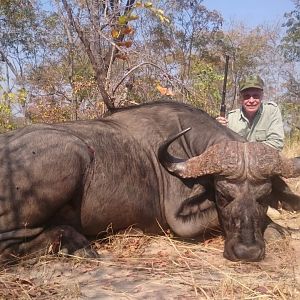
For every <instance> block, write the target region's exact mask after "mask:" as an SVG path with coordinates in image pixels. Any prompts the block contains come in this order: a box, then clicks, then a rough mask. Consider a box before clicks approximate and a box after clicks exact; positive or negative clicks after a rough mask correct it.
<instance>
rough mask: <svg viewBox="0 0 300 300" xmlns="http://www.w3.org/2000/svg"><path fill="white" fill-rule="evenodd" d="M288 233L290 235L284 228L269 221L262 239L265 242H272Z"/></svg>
mask: <svg viewBox="0 0 300 300" xmlns="http://www.w3.org/2000/svg"><path fill="white" fill-rule="evenodd" d="M288 235H290V232H289V231H288V230H287V229H286V228H284V227H282V226H280V225H278V224H276V223H271V224H269V225H268V227H267V228H266V230H265V232H264V239H265V241H266V242H273V241H278V240H281V239H283V238H285V237H286V236H288Z"/></svg>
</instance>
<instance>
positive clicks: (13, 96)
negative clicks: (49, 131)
mask: <svg viewBox="0 0 300 300" xmlns="http://www.w3.org/2000/svg"><path fill="white" fill-rule="evenodd" d="M292 2H293V3H294V10H293V11H288V12H285V16H284V19H283V20H281V21H279V22H278V23H277V24H271V25H270V24H269V25H261V26H257V27H256V28H252V29H249V28H247V27H246V26H245V25H244V24H242V23H232V24H231V26H230V28H226V30H225V29H224V28H223V27H222V24H223V19H222V15H221V14H220V13H219V12H217V11H209V10H208V9H207V8H206V7H205V6H204V5H203V4H202V1H201V0H191V1H187V0H167V1H160V0H156V1H152V2H146V1H135V0H126V1H122V0H103V1H101V0H53V1H50V0H48V1H45V0H44V1H42V0H0V130H1V131H2V132H3V131H7V130H11V129H14V128H17V127H20V126H24V125H27V124H31V123H33V122H48V123H50V122H62V121H68V120H76V119H87V118H90V119H91V118H97V117H101V116H103V115H104V114H105V113H107V112H110V111H112V110H113V109H114V108H116V107H120V106H128V105H132V104H135V103H142V102H148V101H156V100H161V99H174V100H176V101H182V102H187V103H192V104H193V105H195V106H197V107H200V108H202V109H204V110H206V111H207V112H208V113H209V114H211V115H212V116H217V114H218V111H219V107H220V101H221V96H222V86H223V77H224V65H225V56H226V55H229V56H230V61H229V74H228V82H227V95H226V104H227V109H228V110H230V109H232V108H235V107H236V105H237V101H238V81H239V79H240V78H241V77H242V76H244V75H246V74H251V73H259V74H260V75H261V76H262V77H263V78H264V80H265V84H266V90H265V99H266V100H272V101H275V102H277V103H278V104H279V105H280V107H281V110H282V113H283V117H284V122H285V130H286V135H287V137H290V138H292V139H298V140H299V136H300V134H299V132H300V0H293V1H292Z"/></svg>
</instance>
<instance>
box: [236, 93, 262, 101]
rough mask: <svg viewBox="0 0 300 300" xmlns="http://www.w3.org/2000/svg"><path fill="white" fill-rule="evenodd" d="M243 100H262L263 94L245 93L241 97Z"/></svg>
mask: <svg viewBox="0 0 300 300" xmlns="http://www.w3.org/2000/svg"><path fill="white" fill-rule="evenodd" d="M241 97H242V99H243V100H249V99H250V98H253V99H254V100H260V99H261V97H262V94H261V93H245V94H242V95H241Z"/></svg>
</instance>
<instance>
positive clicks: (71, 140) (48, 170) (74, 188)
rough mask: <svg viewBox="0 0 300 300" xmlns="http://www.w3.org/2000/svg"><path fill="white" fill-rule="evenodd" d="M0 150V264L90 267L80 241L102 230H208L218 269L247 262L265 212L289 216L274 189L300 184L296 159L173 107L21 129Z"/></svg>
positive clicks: (254, 257)
mask: <svg viewBox="0 0 300 300" xmlns="http://www.w3.org/2000/svg"><path fill="white" fill-rule="evenodd" d="M187 128H192V129H191V130H190V131H188V132H186V131H187V130H184V129H187ZM178 133H179V134H178ZM168 148H169V149H168ZM0 149H1V150H0V165H1V173H0V260H2V261H3V260H6V259H9V258H12V257H15V255H23V254H26V253H32V252H33V251H36V250H38V249H42V248H43V247H44V248H45V247H47V246H49V245H51V247H52V250H53V251H58V250H59V249H61V250H63V251H65V252H67V253H70V254H76V255H77V254H82V253H83V252H84V253H85V254H86V255H91V256H92V255H94V254H95V253H94V252H93V250H91V249H90V248H89V241H88V239H87V238H89V237H95V236H97V235H98V234H99V233H101V232H103V231H105V230H106V229H107V227H108V226H109V225H111V226H112V227H113V229H114V231H117V230H120V229H124V228H127V227H129V226H131V225H135V226H137V227H139V228H141V229H143V230H144V231H145V232H152V233H155V232H161V228H160V226H161V227H162V228H170V229H171V230H172V231H173V232H175V233H176V234H177V235H178V236H181V237H197V236H199V235H202V234H203V232H205V231H207V230H208V229H209V228H212V227H214V226H216V225H217V224H218V222H220V224H221V225H222V227H223V229H224V233H225V249H224V256H225V257H226V258H228V259H230V260H245V261H258V260H261V259H262V258H263V257H264V252H265V243H264V238H263V233H264V230H265V228H266V227H267V225H268V223H269V222H270V221H269V219H268V217H267V214H266V211H267V208H268V205H269V204H270V203H271V201H272V203H276V201H277V200H276V199H280V200H282V202H283V206H286V207H288V208H290V209H295V210H296V209H297V210H298V209H299V208H300V197H299V196H297V195H293V194H292V193H291V192H290V190H289V189H288V188H287V186H286V185H285V183H284V181H283V180H282V179H281V176H283V177H296V176H299V175H300V158H294V159H285V158H283V157H282V156H281V155H280V154H279V153H278V152H277V151H276V150H274V149H272V148H271V147H269V146H266V145H264V144H262V143H247V142H245V140H243V139H242V138H241V137H239V136H238V135H237V134H235V133H234V132H232V131H231V130H229V129H227V128H225V127H224V126H222V125H220V124H219V123H218V122H216V121H215V120H214V119H213V118H211V117H210V116H209V115H208V114H206V113H205V112H203V111H201V110H198V109H196V108H193V107H191V106H188V105H185V104H181V103H177V102H156V103H151V104H145V105H140V106H136V107H132V108H128V109H122V110H120V111H117V112H116V113H114V114H112V115H111V116H109V117H107V118H105V119H102V120H93V121H77V122H69V123H63V124H54V125H47V124H37V125H31V126H28V127H25V128H23V129H18V130H15V131H12V132H9V133H5V134H2V135H1V136H0ZM176 157H178V158H176ZM274 197H275V198H274ZM276 197H277V198H276ZM274 199H275V200H274ZM158 224H159V225H158ZM83 250H84V251H83Z"/></svg>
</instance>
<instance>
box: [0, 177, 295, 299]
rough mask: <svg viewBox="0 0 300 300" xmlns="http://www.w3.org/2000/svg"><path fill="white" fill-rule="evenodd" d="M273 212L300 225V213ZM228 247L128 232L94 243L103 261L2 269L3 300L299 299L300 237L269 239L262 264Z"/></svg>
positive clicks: (218, 241) (51, 261)
mask: <svg viewBox="0 0 300 300" xmlns="http://www.w3.org/2000/svg"><path fill="white" fill-rule="evenodd" d="M294 186H295V187H296V189H297V190H298V189H299V190H298V191H300V185H299V184H298V183H297V182H294ZM270 214H271V215H272V218H273V219H275V221H276V222H277V223H280V224H281V225H284V226H286V227H289V228H294V229H299V228H300V213H292V212H284V211H281V212H278V211H271V212H270ZM223 245H224V241H223V237H222V235H218V234H217V235H216V236H215V237H212V238H209V239H208V240H206V241H204V242H201V243H199V242H196V241H195V242H193V241H189V242H187V241H181V240H176V239H174V238H172V237H170V236H169V235H168V234H166V235H164V236H145V235H143V234H141V233H139V232H136V231H133V230H131V231H126V232H124V233H122V234H119V235H115V236H111V237H109V238H108V239H107V240H106V241H105V242H103V241H98V242H96V243H95V245H94V247H95V249H97V251H98V252H99V253H100V254H101V259H100V260H87V259H80V258H76V257H73V258H71V257H68V258H66V257H53V256H52V257H51V256H42V257H39V258H35V259H31V260H26V261H21V262H20V263H19V264H18V265H15V266H2V267H1V269H0V299H300V234H299V232H297V231H295V232H293V233H292V234H291V235H288V236H286V237H284V238H283V237H281V236H279V237H278V239H273V240H271V241H269V243H268V244H267V251H266V252H267V254H266V258H265V259H264V260H263V261H262V262H258V263H240V262H238V263H236V262H230V261H228V260H226V259H224V258H223V256H222V252H223Z"/></svg>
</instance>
